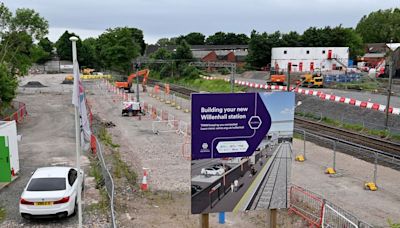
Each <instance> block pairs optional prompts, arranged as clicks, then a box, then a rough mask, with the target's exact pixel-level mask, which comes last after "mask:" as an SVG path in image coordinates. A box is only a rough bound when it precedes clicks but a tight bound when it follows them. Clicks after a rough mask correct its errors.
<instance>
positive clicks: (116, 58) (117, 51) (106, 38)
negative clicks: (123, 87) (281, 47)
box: [96, 27, 142, 74]
mask: <svg viewBox="0 0 400 228" xmlns="http://www.w3.org/2000/svg"><path fill="white" fill-rule="evenodd" d="M138 34H139V35H138ZM140 34H142V32H141V31H140V30H138V29H133V28H128V27H118V28H114V29H107V30H106V32H104V33H103V34H101V35H100V36H99V38H98V42H97V45H96V51H97V55H98V57H99V58H98V59H99V63H100V64H101V66H102V67H105V68H108V69H111V70H115V71H118V72H120V73H126V74H129V73H130V72H131V70H132V69H131V68H132V67H131V64H132V61H133V59H134V58H136V57H138V56H139V55H140V53H141V50H142V49H141V43H142V42H141V41H140V40H139V42H138V36H139V37H140Z"/></svg>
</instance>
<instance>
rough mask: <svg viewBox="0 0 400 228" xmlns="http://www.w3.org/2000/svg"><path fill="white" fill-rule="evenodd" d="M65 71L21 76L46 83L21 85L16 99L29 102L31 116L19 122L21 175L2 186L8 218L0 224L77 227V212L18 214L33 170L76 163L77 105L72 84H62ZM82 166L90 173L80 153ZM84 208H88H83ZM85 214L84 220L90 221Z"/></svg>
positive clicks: (0, 203) (1, 199) (1, 197)
mask: <svg viewBox="0 0 400 228" xmlns="http://www.w3.org/2000/svg"><path fill="white" fill-rule="evenodd" d="M64 77H65V75H57V74H53V75H35V76H26V77H24V78H22V82H21V85H25V84H26V83H27V82H28V81H40V82H41V83H42V84H43V85H45V86H47V87H43V88H23V87H20V88H19V94H18V97H17V98H16V100H18V101H21V102H24V103H25V104H26V106H27V111H28V114H29V115H28V118H27V119H26V121H24V123H22V124H19V125H18V126H17V131H18V134H20V135H22V141H21V142H19V146H18V147H19V158H20V173H19V178H18V179H17V180H16V181H14V182H13V183H11V184H10V185H9V186H8V187H6V188H4V189H2V190H0V207H4V208H5V209H6V218H5V220H4V221H3V222H2V223H0V227H22V226H23V227H57V226H61V227H76V226H77V223H78V221H77V216H74V217H69V218H66V219H61V220H52V219H51V220H34V221H28V220H25V219H22V217H21V216H20V215H19V198H20V196H21V193H22V191H23V188H24V187H25V185H26V183H27V182H28V180H29V178H30V176H31V173H32V172H33V171H35V170H36V169H37V168H38V167H43V166H53V165H58V166H75V160H76V159H75V125H74V108H73V106H72V104H71V97H72V94H71V93H72V86H71V85H62V84H60V83H61V82H62V80H63V79H64ZM81 165H82V168H83V169H85V171H86V173H87V167H88V160H87V158H86V157H85V156H82V157H81ZM84 212H85V210H84ZM87 219H88V218H87V217H86V216H84V223H85V224H90V222H89V221H87Z"/></svg>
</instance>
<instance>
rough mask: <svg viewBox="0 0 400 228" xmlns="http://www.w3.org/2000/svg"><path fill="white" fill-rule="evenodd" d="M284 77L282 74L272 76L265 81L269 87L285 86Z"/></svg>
mask: <svg viewBox="0 0 400 228" xmlns="http://www.w3.org/2000/svg"><path fill="white" fill-rule="evenodd" d="M285 82H286V75H284V74H272V75H271V78H270V79H269V80H268V81H267V84H269V85H285Z"/></svg>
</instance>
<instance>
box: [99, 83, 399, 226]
mask: <svg viewBox="0 0 400 228" xmlns="http://www.w3.org/2000/svg"><path fill="white" fill-rule="evenodd" d="M149 91H151V88H149ZM141 100H142V101H145V102H147V103H149V104H152V105H153V106H154V107H157V109H163V110H167V111H168V112H169V113H170V114H171V113H172V114H174V115H175V116H177V118H178V119H181V120H184V121H189V120H190V115H191V114H190V113H184V112H183V111H182V110H177V109H176V108H173V107H171V106H170V105H168V104H165V102H161V101H160V100H158V99H155V98H153V97H150V96H148V94H143V93H142V95H141ZM97 101H98V102H100V103H101V104H103V103H104V102H105V101H109V105H112V106H114V107H116V109H117V110H113V109H110V110H109V109H108V107H103V108H104V109H105V110H104V111H101V112H100V113H102V114H103V115H104V116H107V118H111V119H112V120H113V121H114V120H115V121H116V125H117V127H116V128H115V129H113V130H112V131H113V135H114V136H115V137H116V138H119V139H120V140H122V141H121V143H122V145H123V146H122V147H121V148H130V149H129V151H126V154H128V156H126V157H124V158H125V159H127V162H132V161H134V162H133V163H136V164H141V166H142V167H146V168H150V169H151V170H153V171H151V172H150V186H151V188H153V190H168V191H179V192H188V191H189V185H188V183H189V181H190V179H189V172H190V163H189V161H187V160H186V159H185V158H183V157H182V151H181V148H180V147H181V146H182V143H183V138H182V136H179V135H177V134H175V133H162V134H159V135H155V134H153V133H152V132H151V123H152V120H149V119H147V120H144V119H142V121H138V120H137V118H135V117H134V118H127V117H121V116H120V107H119V105H120V104H119V103H118V102H115V103H114V101H111V100H110V99H97ZM101 106H103V105H101ZM113 113H114V114H113ZM146 118H149V117H146ZM122 126H123V129H120V130H118V129H119V128H120V127H122ZM128 126H132V127H133V128H131V129H132V130H128V129H127V127H128ZM134 128H136V129H134ZM124 135H127V136H124ZM125 137H126V138H125ZM125 139H127V140H128V141H126V140H125ZM144 142H149V143H150V144H148V143H146V145H144ZM294 142H295V143H294V150H295V152H296V151H302V148H303V147H302V146H303V144H302V141H298V140H295V141H294ZM118 143H120V142H118ZM123 154H124V153H123ZM332 156H333V155H332V150H331V149H327V148H323V147H319V146H317V145H315V144H312V143H307V158H308V160H307V161H306V162H305V163H295V164H294V166H293V171H292V172H293V174H292V177H293V178H292V182H293V183H294V184H296V185H299V186H302V187H305V188H307V189H309V190H311V191H313V192H315V193H317V194H320V195H321V196H323V197H325V198H326V199H327V200H329V201H331V202H332V203H334V204H337V205H338V206H340V207H342V208H343V209H345V210H348V211H349V212H351V213H352V214H354V215H355V216H358V217H359V218H360V219H361V220H363V221H366V222H368V223H371V224H372V225H377V226H385V225H387V224H388V223H387V219H392V220H396V219H398V215H399V214H400V208H399V207H398V205H399V204H400V193H398V189H399V188H400V183H398V182H396V181H393V180H396V179H398V178H399V176H400V172H398V171H395V170H392V169H390V168H386V167H383V166H378V181H377V182H378V183H377V184H378V187H379V190H378V191H376V192H371V191H366V190H364V188H363V184H364V182H365V181H371V180H372V175H373V165H372V164H370V163H367V162H365V161H362V160H359V159H356V158H353V157H351V156H349V155H344V154H341V153H338V154H337V170H338V172H339V174H338V175H336V176H335V177H329V176H327V175H326V174H324V170H325V168H326V167H328V166H329V165H330V164H331V163H332ZM135 159H138V160H136V161H135ZM153 159H156V162H154V160H153ZM137 170H138V172H141V167H140V166H139V167H137ZM185 201H189V197H188V196H187V200H185ZM187 206H189V204H187ZM187 213H189V209H187Z"/></svg>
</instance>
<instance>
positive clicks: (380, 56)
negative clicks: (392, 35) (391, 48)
mask: <svg viewBox="0 0 400 228" xmlns="http://www.w3.org/2000/svg"><path fill="white" fill-rule="evenodd" d="M363 57H364V58H383V57H385V53H366V54H365V55H364V56H363Z"/></svg>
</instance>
